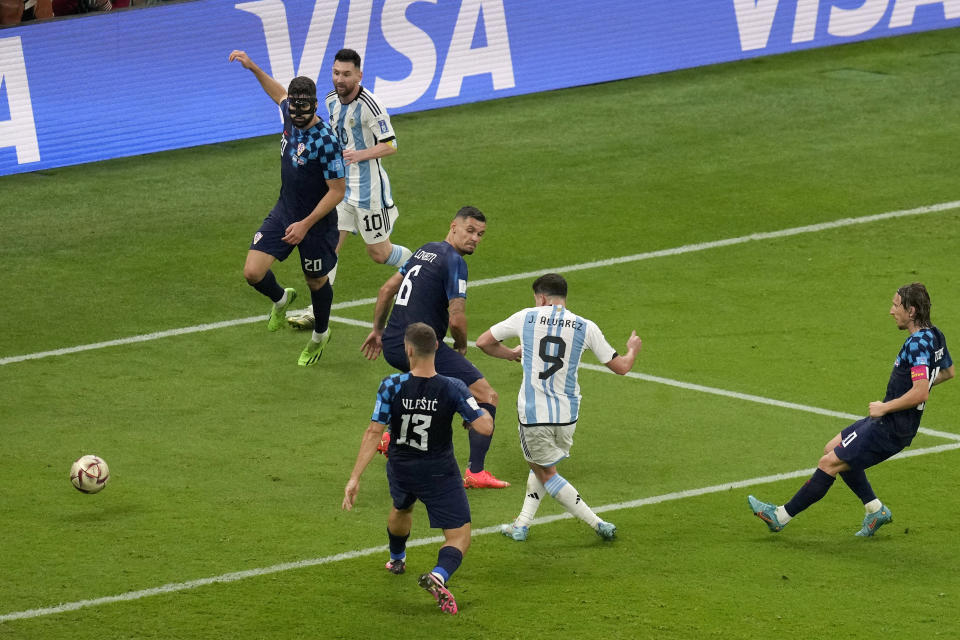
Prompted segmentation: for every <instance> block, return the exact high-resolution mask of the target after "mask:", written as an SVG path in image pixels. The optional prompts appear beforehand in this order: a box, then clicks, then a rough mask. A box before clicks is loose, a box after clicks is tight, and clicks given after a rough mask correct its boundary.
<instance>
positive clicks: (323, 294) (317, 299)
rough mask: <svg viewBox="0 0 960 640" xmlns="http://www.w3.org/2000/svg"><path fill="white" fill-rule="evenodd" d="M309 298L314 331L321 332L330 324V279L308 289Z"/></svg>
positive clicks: (331, 290)
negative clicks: (311, 305)
mask: <svg viewBox="0 0 960 640" xmlns="http://www.w3.org/2000/svg"><path fill="white" fill-rule="evenodd" d="M310 300H311V301H312V302H313V317H314V318H315V320H314V329H313V330H314V331H316V332H317V333H323V332H324V331H326V330H327V327H328V326H329V325H330V307H331V306H333V287H332V286H330V281H329V280H327V283H326V284H325V285H323V286H322V287H320V288H319V289H317V290H316V291H314V290H313V289H311V290H310Z"/></svg>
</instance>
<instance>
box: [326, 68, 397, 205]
mask: <svg viewBox="0 0 960 640" xmlns="http://www.w3.org/2000/svg"><path fill="white" fill-rule="evenodd" d="M326 103H327V110H328V111H329V112H330V125H331V126H332V127H333V130H334V131H335V132H336V134H337V137H338V138H339V139H340V144H341V145H343V148H344V149H355V150H363V149H369V148H370V147H373V146H376V145H377V144H378V143H380V142H390V141H391V140H396V138H397V136H396V134H395V133H394V131H393V125H391V124H390V115H389V114H388V113H387V110H386V109H385V108H384V107H383V105H381V104H380V101H379V100H377V98H376V96H374V95H373V94H372V93H371V92H370V91H367V89H366V88H364V87H363V85H361V86H360V93H358V94H357V97H356V98H354V100H353V102H351V103H349V104H342V103H341V102H340V98H339V97H338V96H337V92H336V91H331V92H330V93H328V94H327V97H326ZM394 144H396V142H394ZM343 199H344V200H345V201H347V202H349V203H350V204H352V205H354V206H356V207H359V208H361V209H370V210H375V211H379V210H380V209H388V208H390V207H392V206H393V196H392V195H391V193H390V179H389V178H388V177H387V172H386V170H385V169H384V168H383V164H382V163H381V162H380V159H379V158H377V159H374V160H366V161H364V162H354V163H352V164H349V165H347V191H346V194H345V195H344V198H343Z"/></svg>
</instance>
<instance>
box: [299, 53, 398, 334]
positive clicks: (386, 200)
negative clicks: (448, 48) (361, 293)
mask: <svg viewBox="0 0 960 640" xmlns="http://www.w3.org/2000/svg"><path fill="white" fill-rule="evenodd" d="M362 78H363V72H362V71H361V70H360V54H358V53H357V52H356V51H354V50H353V49H341V50H340V51H338V52H337V53H336V55H335V56H334V62H333V91H331V92H330V93H328V94H327V96H326V99H325V102H326V104H327V110H328V111H329V112H330V127H331V128H332V129H333V130H334V132H335V133H336V134H337V138H339V140H340V146H341V147H342V148H343V163H344V165H345V166H346V171H347V191H346V194H345V195H344V197H343V202H341V203H340V204H339V205H338V206H337V218H338V225H339V229H340V242H339V244H338V245H337V254H339V253H340V248H341V247H342V246H343V243H344V242H345V241H346V239H347V236H348V235H350V234H359V235H360V237H362V238H363V241H364V242H365V243H366V246H367V254H368V255H369V256H370V258H371V259H372V260H373V261H374V262H378V263H380V264H388V265H390V266H393V267H397V268H399V267H402V266H403V263H404V262H406V261H407V258H409V257H410V255H411V252H410V250H409V249H408V248H407V247H404V246H402V245H399V244H393V243H392V242H391V241H390V234H391V232H392V231H393V226H394V224H395V223H396V221H397V217H398V216H399V212H398V211H397V206H396V204H395V203H394V201H393V196H392V195H391V192H390V179H389V178H388V177H387V172H386V170H385V169H384V168H383V163H382V162H381V159H382V158H385V157H387V156H391V155H393V154H395V153H396V152H397V136H396V133H395V132H394V130H393V125H392V124H390V115H389V114H388V113H387V110H386V109H385V108H384V106H383V105H382V104H380V101H379V100H377V97H376V96H375V95H373V93H372V92H370V90H369V89H367V88H366V87H364V86H363V85H361V84H360V80H361V79H362ZM335 278H336V267H335V268H334V271H333V273H331V275H330V282H331V283H332V282H333V281H334V279H335ZM290 324H291V325H292V326H294V327H297V328H302V329H306V328H310V327H312V326H313V313H312V311H311V309H306V310H304V312H303V313H302V314H300V315H295V316H291V318H290Z"/></svg>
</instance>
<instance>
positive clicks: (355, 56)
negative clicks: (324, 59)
mask: <svg viewBox="0 0 960 640" xmlns="http://www.w3.org/2000/svg"><path fill="white" fill-rule="evenodd" d="M333 59H334V60H335V61H336V62H352V63H353V64H354V66H355V67H356V68H357V69H359V68H360V54H359V53H357V52H356V51H354V50H353V49H340V51H337V55H335V56H333Z"/></svg>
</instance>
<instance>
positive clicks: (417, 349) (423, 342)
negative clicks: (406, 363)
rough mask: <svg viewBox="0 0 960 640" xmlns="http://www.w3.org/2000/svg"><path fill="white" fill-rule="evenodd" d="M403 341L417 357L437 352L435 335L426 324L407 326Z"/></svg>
mask: <svg viewBox="0 0 960 640" xmlns="http://www.w3.org/2000/svg"><path fill="white" fill-rule="evenodd" d="M403 341H404V342H406V343H407V344H409V345H410V346H412V347H413V351H414V353H416V354H417V355H418V356H426V355H430V354H431V353H434V352H435V351H436V350H437V334H436V332H435V331H434V330H433V329H432V328H431V327H430V325H428V324H424V323H423V322H414V323H412V324H410V325H408V326H407V330H406V331H404V333H403Z"/></svg>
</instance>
